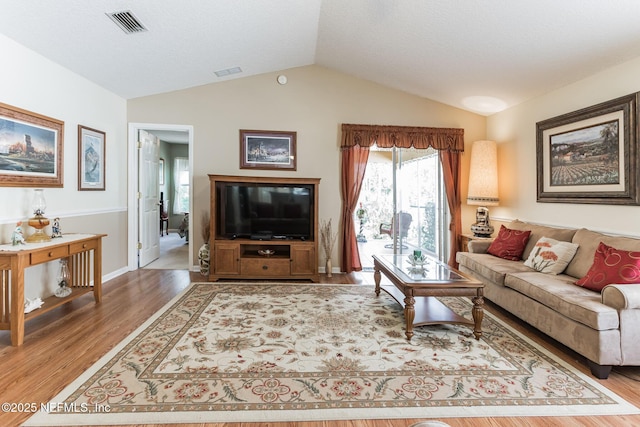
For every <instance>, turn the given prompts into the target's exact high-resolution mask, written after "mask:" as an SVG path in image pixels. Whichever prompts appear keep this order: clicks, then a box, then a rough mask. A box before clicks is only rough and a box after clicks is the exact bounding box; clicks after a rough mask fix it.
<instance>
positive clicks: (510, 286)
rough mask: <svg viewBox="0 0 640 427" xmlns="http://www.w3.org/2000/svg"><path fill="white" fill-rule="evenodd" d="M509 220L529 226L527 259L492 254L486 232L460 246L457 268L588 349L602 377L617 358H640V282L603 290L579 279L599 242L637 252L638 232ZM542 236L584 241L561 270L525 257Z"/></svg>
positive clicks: (506, 303) (580, 349)
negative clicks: (538, 266) (544, 268)
mask: <svg viewBox="0 0 640 427" xmlns="http://www.w3.org/2000/svg"><path fill="white" fill-rule="evenodd" d="M507 228H509V229H513V230H531V234H530V238H529V240H528V243H527V245H526V247H525V249H524V253H523V254H522V260H519V261H509V260H506V259H502V258H498V257H496V256H493V255H490V254H487V253H486V250H487V248H488V247H489V245H490V244H491V242H490V241H482V240H473V241H471V242H469V252H459V253H458V254H457V261H458V263H459V265H460V267H459V269H460V270H461V271H463V272H465V273H468V274H470V275H472V276H474V277H476V278H477V279H478V280H481V281H482V282H483V283H484V284H485V291H484V295H485V297H486V298H487V299H489V300H490V301H492V302H493V303H495V304H497V305H499V306H501V307H503V308H504V309H506V310H507V311H509V312H511V313H512V314H514V315H515V316H517V317H519V318H520V319H522V320H524V321H525V322H527V323H529V324H531V325H533V326H534V327H536V328H537V329H539V330H540V331H542V332H544V333H545V334H547V335H549V336H551V337H552V338H554V339H556V340H557V341H559V342H561V343H562V344H564V345H566V346H567V347H569V348H571V349H573V350H575V351H576V352H577V353H579V354H581V355H583V356H584V357H585V358H586V359H588V361H589V367H590V369H591V372H592V374H593V375H594V376H596V377H597V378H601V379H605V378H607V377H608V376H609V373H610V371H611V368H612V367H613V366H622V365H633V366H638V365H640V284H637V285H636V284H625V285H619V284H610V285H608V286H606V287H605V288H604V289H603V290H602V292H601V293H600V292H596V291H592V290H589V289H585V288H583V287H580V286H576V285H575V282H576V280H577V279H579V278H581V277H583V276H585V274H586V273H587V272H588V271H589V269H590V268H591V266H592V264H593V260H594V254H595V251H596V248H597V247H598V245H599V243H600V242H604V243H605V244H606V245H609V246H612V247H615V248H619V249H622V250H628V251H639V252H640V239H634V238H630V237H617V236H609V235H605V234H602V233H598V232H594V231H590V230H587V229H569V228H555V227H547V226H541V225H536V224H531V223H527V222H522V221H518V220H515V221H513V222H511V223H510V224H509V225H507ZM541 237H547V238H551V239H555V240H558V241H566V242H572V243H576V244H578V245H579V246H578V249H577V252H576V253H575V256H574V257H573V259H572V260H571V262H570V263H569V264H568V266H567V267H566V269H565V270H564V271H563V272H562V273H561V274H558V275H553V274H547V273H541V272H538V271H536V270H534V269H533V268H530V267H527V266H526V265H525V263H524V260H526V259H527V258H528V257H529V254H530V253H531V251H532V250H534V246H535V245H536V242H538V240H539V239H540V238H541Z"/></svg>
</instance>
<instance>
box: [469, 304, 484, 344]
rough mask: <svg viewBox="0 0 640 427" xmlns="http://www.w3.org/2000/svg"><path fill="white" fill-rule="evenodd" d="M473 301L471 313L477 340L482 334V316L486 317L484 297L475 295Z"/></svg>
mask: <svg viewBox="0 0 640 427" xmlns="http://www.w3.org/2000/svg"><path fill="white" fill-rule="evenodd" d="M471 300H472V301H473V310H472V311H471V314H472V315H473V323H474V326H473V335H474V336H475V337H476V339H477V340H479V339H480V337H481V336H482V318H483V317H484V310H483V308H482V307H483V306H484V298H483V297H473V298H472V299H471Z"/></svg>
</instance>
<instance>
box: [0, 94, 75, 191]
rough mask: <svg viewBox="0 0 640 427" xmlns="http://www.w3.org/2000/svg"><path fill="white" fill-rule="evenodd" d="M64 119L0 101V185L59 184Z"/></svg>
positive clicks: (60, 183)
mask: <svg viewBox="0 0 640 427" xmlns="http://www.w3.org/2000/svg"><path fill="white" fill-rule="evenodd" d="M63 143H64V122H63V121H61V120H57V119H53V118H51V117H47V116H43V115H41V114H37V113H33V112H31V111H27V110H23V109H21V108H17V107H13V106H11V105H7V104H2V103H0V186H3V187H62V186H63V177H64V175H63V173H62V170H63V166H64V163H63V161H62V156H63V150H62V148H63Z"/></svg>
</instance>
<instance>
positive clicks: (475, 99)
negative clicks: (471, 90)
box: [462, 96, 507, 114]
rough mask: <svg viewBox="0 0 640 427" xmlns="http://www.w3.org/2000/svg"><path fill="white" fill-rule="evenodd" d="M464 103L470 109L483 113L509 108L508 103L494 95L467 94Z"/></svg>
mask: <svg viewBox="0 0 640 427" xmlns="http://www.w3.org/2000/svg"><path fill="white" fill-rule="evenodd" d="M462 105H464V106H465V107H467V108H468V109H470V110H473V111H475V112H478V113H483V114H493V113H497V112H499V111H502V110H504V109H505V108H507V103H506V102H504V101H503V100H502V99H499V98H494V97H493V96H467V97H466V98H464V99H463V100H462Z"/></svg>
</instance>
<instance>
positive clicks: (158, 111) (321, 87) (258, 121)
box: [128, 66, 486, 266]
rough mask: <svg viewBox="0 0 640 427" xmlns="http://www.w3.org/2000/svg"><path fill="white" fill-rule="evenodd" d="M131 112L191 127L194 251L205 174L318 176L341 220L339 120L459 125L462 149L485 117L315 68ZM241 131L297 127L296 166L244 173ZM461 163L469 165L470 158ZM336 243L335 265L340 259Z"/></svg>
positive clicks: (205, 206) (328, 211)
mask: <svg viewBox="0 0 640 427" xmlns="http://www.w3.org/2000/svg"><path fill="white" fill-rule="evenodd" d="M278 74H286V75H287V76H288V78H289V82H288V83H287V84H286V85H279V84H278V83H277V81H276V77H277V75H278ZM128 117H129V121H130V122H138V123H164V124H176V123H177V124H181V125H192V126H193V127H194V147H193V153H194V154H193V165H194V170H193V182H194V188H193V207H194V209H193V210H194V212H193V213H192V214H191V218H192V221H191V226H192V228H194V233H193V238H194V239H193V240H194V242H193V245H192V248H193V250H194V252H195V251H197V250H198V248H199V247H200V246H201V245H202V237H201V236H200V234H201V233H200V230H199V227H200V221H199V218H200V216H201V214H202V212H203V211H205V210H209V178H208V176H207V174H221V175H255V176H288V177H305V178H321V181H320V203H319V204H320V206H319V210H320V213H319V217H320V219H321V220H328V219H330V218H331V219H332V220H333V223H334V224H338V222H339V220H340V209H341V199H340V148H339V147H340V138H341V125H342V123H362V124H378V125H407V126H432V127H453V128H463V129H464V130H465V142H466V144H467V145H466V146H467V147H470V144H471V143H472V142H473V141H475V140H477V139H484V137H485V130H486V129H485V121H486V120H485V118H484V117H483V116H480V115H477V114H474V113H470V112H468V111H463V110H460V109H457V108H453V107H450V106H447V105H444V104H440V103H438V102H435V101H431V100H428V99H424V98H421V97H418V96H414V95H410V94H408V93H405V92H400V91H397V90H393V89H390V88H387V87H384V86H381V85H378V84H374V83H372V82H369V81H366V80H362V79H357V78H355V77H351V76H348V75H345V74H343V73H339V72H335V71H332V70H329V69H326V68H323V67H319V66H308V67H300V68H294V69H288V70H284V71H281V72H278V73H268V74H263V75H258V76H251V77H246V78H241V79H236V80H230V81H224V82H220V83H214V84H209V85H204V86H199V87H194V88H190V89H185V90H181V91H176V92H170V93H165V94H159V95H153V96H148V97H143V98H137V99H131V100H129V102H128ZM240 129H253V130H280V131H295V132H297V156H298V159H297V170H296V171H295V172H293V171H264V170H247V169H242V170H241V169H240V168H239V161H240V151H239V150H240V142H239V130H240ZM468 149H470V148H468ZM463 164H467V165H468V156H464V157H463ZM463 186H464V187H463V188H464V189H466V180H465V179H464V178H463ZM463 191H466V190H463ZM464 194H465V195H466V193H464ZM470 212H472V213H473V212H475V210H471V209H470ZM469 223H470V222H469ZM337 246H338V245H336V248H335V249H334V256H333V265H334V266H337V265H338V264H339V263H338V256H337V254H338V250H337ZM194 255H195V254H194ZM319 255H320V257H323V256H324V254H323V253H322V254H319ZM320 265H324V264H323V263H321V264H320Z"/></svg>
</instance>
